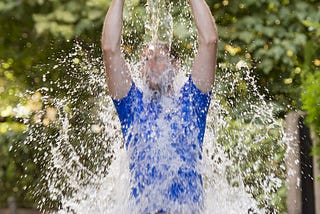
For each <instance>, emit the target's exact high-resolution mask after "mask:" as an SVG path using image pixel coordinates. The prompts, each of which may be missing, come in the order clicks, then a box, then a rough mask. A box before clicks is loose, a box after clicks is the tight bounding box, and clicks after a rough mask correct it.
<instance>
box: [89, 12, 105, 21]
mask: <svg viewBox="0 0 320 214" xmlns="http://www.w3.org/2000/svg"><path fill="white" fill-rule="evenodd" d="M103 15H104V14H103V11H102V10H89V12H88V19H90V20H96V19H100V18H101V17H103Z"/></svg>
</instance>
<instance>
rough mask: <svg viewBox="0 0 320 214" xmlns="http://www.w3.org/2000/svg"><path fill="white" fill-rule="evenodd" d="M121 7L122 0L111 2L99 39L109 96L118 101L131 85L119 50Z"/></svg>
mask: <svg viewBox="0 0 320 214" xmlns="http://www.w3.org/2000/svg"><path fill="white" fill-rule="evenodd" d="M123 6H124V0H112V3H111V6H110V8H109V10H108V13H107V15H106V18H105V20H104V25H103V31H102V39H101V43H102V50H103V59H104V64H105V69H106V74H107V85H108V88H109V94H110V95H111V97H112V98H114V99H118V100H119V99H121V98H123V97H124V96H126V95H127V94H128V92H129V90H130V87H131V84H132V80H131V76H130V73H129V69H128V67H127V65H126V62H125V60H124V58H123V56H122V53H121V48H120V46H121V33H122V19H123V18H122V13H123Z"/></svg>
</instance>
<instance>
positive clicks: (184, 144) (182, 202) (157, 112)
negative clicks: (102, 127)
mask: <svg viewBox="0 0 320 214" xmlns="http://www.w3.org/2000/svg"><path fill="white" fill-rule="evenodd" d="M210 97H211V92H209V93H202V92H201V91H200V90H199V89H198V88H197V87H196V86H195V84H194V83H193V81H192V78H191V77H189V79H188V81H187V82H186V83H185V84H184V85H183V87H182V88H181V90H180V92H179V93H178V94H177V95H176V96H172V97H160V98H153V97H149V98H148V96H146V95H145V94H144V93H143V92H142V91H141V90H140V89H138V88H137V87H136V85H135V84H134V83H133V84H132V86H131V89H130V91H129V92H128V94H127V96H126V97H124V98H122V99H120V100H113V101H114V105H115V107H116V110H117V113H118V116H119V119H120V123H121V128H122V133H123V136H124V139H125V147H126V149H127V151H128V152H129V157H130V163H129V168H130V173H131V181H130V182H131V195H132V197H131V198H132V199H133V201H134V203H135V206H136V207H138V208H139V212H141V213H156V212H159V211H163V212H169V213H174V212H179V210H180V211H181V209H182V208H181V207H184V208H186V207H187V209H188V210H190V213H199V212H200V211H199V210H200V209H201V208H202V206H203V186H202V178H201V173H200V170H199V162H200V160H201V159H202V156H201V154H202V145H203V137H204V132H205V126H206V116H207V113H208V108H209V105H210ZM180 208H181V209H180Z"/></svg>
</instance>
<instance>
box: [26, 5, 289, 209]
mask: <svg viewBox="0 0 320 214" xmlns="http://www.w3.org/2000/svg"><path fill="white" fill-rule="evenodd" d="M180 4H181V7H183V8H184V9H186V8H187V5H186V3H180ZM129 11H130V10H129ZM146 11H147V14H148V16H149V19H148V20H149V22H148V21H147V23H146V34H147V35H146V38H145V41H146V42H153V41H155V40H161V41H163V42H166V43H168V42H169V44H171V43H172V41H173V40H174V38H173V36H174V32H173V22H174V21H173V18H172V16H171V13H170V15H167V16H166V18H164V11H170V12H172V11H173V5H172V4H171V3H166V1H159V0H154V1H151V0H150V1H148V4H147V10H146ZM161 11H162V12H161ZM185 11H188V10H185ZM129 15H130V14H129ZM188 17H190V16H189V15H188V12H186V13H185V14H184V13H182V15H181V16H178V20H179V22H180V23H184V24H185V26H187V28H190V29H189V30H187V31H188V32H189V36H190V37H191V44H193V43H195V42H196V36H195V35H194V29H191V27H190V26H191V25H192V22H190V20H189V19H188ZM125 27H126V25H125ZM165 29H167V30H165ZM161 32H165V33H161ZM131 42H132V41H131ZM124 43H125V41H124ZM129 44H130V42H129ZM178 44H179V43H178ZM195 47H196V45H193V49H191V51H194V49H195ZM92 48H94V47H92ZM133 54H134V53H133ZM188 56H189V55H188V54H187V53H182V55H181V59H182V65H181V72H180V73H179V75H178V76H177V78H176V80H175V88H176V89H177V90H178V89H179V87H181V86H182V84H183V82H184V81H185V80H186V75H185V74H188V73H189V71H190V64H189V63H188V62H189V61H192V60H190V58H188V59H186V57H188ZM127 58H128V61H129V64H130V68H131V72H132V76H133V79H134V81H135V82H136V83H137V85H138V86H139V87H141V88H143V87H142V82H141V80H140V79H141V78H140V77H139V76H140V75H139V74H140V72H139V70H140V68H141V65H140V64H139V63H138V62H137V60H134V59H132V58H130V57H127ZM50 72H65V73H66V75H67V76H68V78H65V79H58V80H55V81H51V82H50V85H51V86H52V87H49V88H40V89H39V90H37V91H36V92H30V93H29V94H30V96H31V97H40V98H39V99H38V102H41V103H42V104H43V108H42V110H40V111H38V112H35V113H34V114H33V115H31V117H30V120H29V129H28V131H27V132H28V138H27V140H26V143H27V144H30V145H33V146H34V145H36V147H37V149H38V151H39V157H38V159H37V160H36V161H40V162H42V165H43V167H44V170H43V182H44V184H45V186H42V187H41V188H40V187H39V188H40V189H39V191H38V192H37V193H36V194H40V193H42V192H43V191H46V192H48V197H46V198H43V200H42V202H41V203H40V205H39V206H40V208H41V209H43V210H45V209H46V207H55V209H56V212H57V213H112V214H115V213H132V210H133V209H132V208H133V207H132V204H131V202H130V189H131V188H130V182H129V180H130V174H129V157H128V154H127V151H126V149H125V146H124V142H123V138H122V133H121V128H120V123H119V121H118V118H117V115H116V112H115V109H114V106H113V103H112V100H111V98H110V97H109V96H108V93H107V91H106V83H105V75H104V68H103V64H102V59H101V58H100V57H98V58H94V57H92V56H91V53H90V49H89V50H88V49H84V48H83V47H82V45H81V44H78V43H77V44H75V47H74V49H73V51H72V52H71V53H68V54H67V55H64V56H63V57H61V58H59V59H58V62H57V64H56V65H55V66H54V67H53V68H52V71H50ZM46 76H47V75H44V77H43V81H48V80H47V78H46ZM273 114H274V107H273V105H272V104H271V103H270V102H269V101H268V100H266V99H265V97H264V95H262V94H261V93H260V92H259V89H258V88H257V85H256V82H255V78H254V76H253V74H252V70H251V69H249V68H248V67H247V66H246V65H245V63H242V64H241V66H238V67H237V71H236V72H231V70H230V69H229V68H224V67H222V66H221V65H219V66H218V68H217V78H216V85H215V87H214V89H213V95H212V101H211V105H210V109H209V113H208V118H207V126H206V132H205V138H204V145H203V159H202V163H201V167H200V166H199V170H200V171H201V174H202V177H203V182H204V192H205V202H204V204H205V205H204V206H205V208H204V211H203V213H208V214H209V213H210V214H212V213H248V212H249V213H250V212H251V213H266V212H269V213H270V212H271V213H277V211H278V208H277V206H276V204H275V202H274V201H275V198H276V193H277V191H278V190H279V189H280V188H281V187H282V186H283V174H284V170H285V169H284V167H283V163H282V162H281V157H282V154H283V153H284V150H285V146H284V143H283V142H282V136H283V135H282V133H283V129H282V123H281V122H280V121H278V120H277V119H276V118H275V117H274V116H273ZM40 154H41V155H40ZM151 200H157V199H151ZM57 207H58V208H57ZM186 213H187V212H186Z"/></svg>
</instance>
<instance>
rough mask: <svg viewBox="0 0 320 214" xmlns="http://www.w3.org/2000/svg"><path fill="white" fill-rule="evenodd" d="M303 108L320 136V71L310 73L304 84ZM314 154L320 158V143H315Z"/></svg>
mask: <svg viewBox="0 0 320 214" xmlns="http://www.w3.org/2000/svg"><path fill="white" fill-rule="evenodd" d="M301 98H302V102H303V106H302V108H303V109H304V110H306V111H307V112H308V115H307V122H308V123H309V124H310V125H311V126H312V127H313V129H314V131H315V132H316V134H317V135H318V136H320V70H315V72H314V73H308V74H307V75H306V78H305V80H304V82H303V84H302V94H301ZM315 143H316V146H315V149H314V154H315V155H317V156H318V157H320V142H315Z"/></svg>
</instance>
